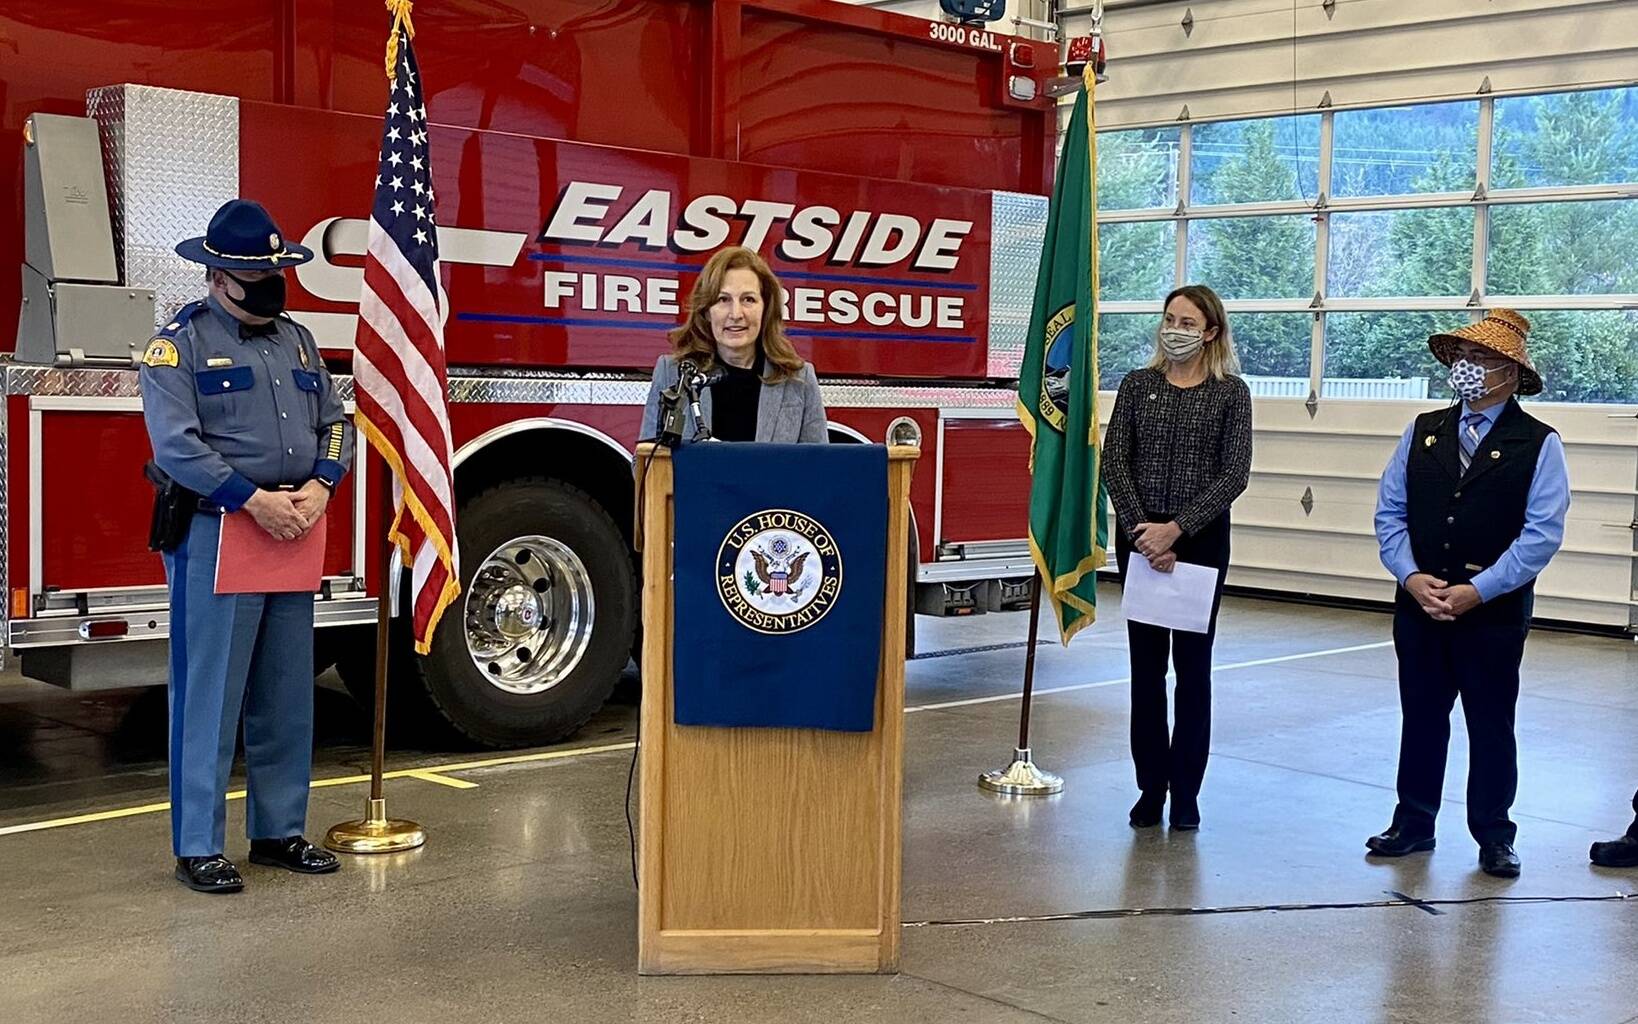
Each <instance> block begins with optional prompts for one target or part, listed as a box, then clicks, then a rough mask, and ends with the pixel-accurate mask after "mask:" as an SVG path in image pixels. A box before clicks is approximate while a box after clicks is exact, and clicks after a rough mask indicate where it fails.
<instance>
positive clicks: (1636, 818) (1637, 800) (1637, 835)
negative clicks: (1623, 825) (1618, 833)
mask: <svg viewBox="0 0 1638 1024" xmlns="http://www.w3.org/2000/svg"><path fill="white" fill-rule="evenodd" d="M1627 835H1629V836H1631V837H1632V838H1634V839H1638V793H1634V794H1632V827H1631V828H1629V829H1627Z"/></svg>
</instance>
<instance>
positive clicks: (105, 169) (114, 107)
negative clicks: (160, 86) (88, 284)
mask: <svg viewBox="0 0 1638 1024" xmlns="http://www.w3.org/2000/svg"><path fill="white" fill-rule="evenodd" d="M85 113H86V116H87V117H89V118H91V119H92V120H93V121H95V122H97V132H98V135H99V136H100V137H101V139H102V180H103V181H105V182H107V183H108V216H109V219H110V221H111V222H112V225H113V229H114V260H115V262H116V263H117V264H118V266H119V281H120V284H125V283H126V281H127V278H126V276H125V188H124V185H125V182H124V179H123V177H122V176H121V173H120V168H122V167H124V166H125V90H124V89H123V88H121V87H118V86H109V87H104V88H101V89H92V90H91V91H90V92H88V93H86V94H85Z"/></svg>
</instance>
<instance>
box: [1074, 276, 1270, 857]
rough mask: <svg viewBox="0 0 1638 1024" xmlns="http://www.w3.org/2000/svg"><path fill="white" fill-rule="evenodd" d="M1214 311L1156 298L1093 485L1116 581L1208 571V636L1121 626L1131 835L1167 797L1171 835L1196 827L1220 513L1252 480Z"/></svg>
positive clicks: (1223, 539) (1246, 416) (1225, 558)
mask: <svg viewBox="0 0 1638 1024" xmlns="http://www.w3.org/2000/svg"><path fill="white" fill-rule="evenodd" d="M1239 369H1240V363H1239V359H1238V358H1237V357H1236V356H1235V354H1234V342H1233V339H1232V338H1231V337H1230V335H1229V325H1228V315H1227V314H1226V313H1225V312H1224V310H1223V302H1222V300H1221V299H1219V298H1218V297H1217V295H1216V293H1214V292H1213V291H1212V290H1211V289H1210V288H1206V287H1204V286H1203V285H1189V286H1187V287H1184V288H1179V289H1178V290H1177V291H1175V292H1173V293H1172V294H1171V295H1168V296H1167V297H1166V304H1165V313H1164V316H1163V319H1162V321H1161V324H1160V329H1159V330H1158V331H1157V333H1156V336H1155V355H1154V358H1153V359H1152V360H1151V361H1150V363H1149V365H1148V366H1145V367H1143V368H1141V369H1138V370H1133V371H1132V372H1131V373H1129V374H1127V375H1126V379H1125V380H1124V381H1122V382H1121V385H1120V392H1119V393H1118V394H1117V395H1116V397H1115V410H1114V413H1113V415H1112V416H1111V418H1110V421H1109V431H1108V434H1107V436H1106V438H1105V441H1104V461H1103V466H1104V470H1103V472H1104V477H1105V480H1106V481H1107V483H1108V487H1109V497H1110V499H1111V500H1112V501H1113V502H1114V505H1115V515H1116V517H1117V519H1118V520H1119V526H1118V529H1117V531H1116V555H1117V557H1118V559H1119V561H1120V569H1121V575H1122V578H1124V577H1125V573H1126V567H1127V565H1128V563H1129V560H1130V559H1131V557H1132V555H1133V553H1134V552H1136V553H1137V555H1138V557H1140V558H1145V559H1147V560H1148V561H1149V564H1150V565H1152V566H1154V567H1155V568H1156V569H1158V570H1160V571H1161V572H1170V571H1171V570H1172V567H1173V566H1175V565H1176V564H1177V563H1178V562H1179V561H1182V562H1187V563H1191V564H1195V565H1207V566H1211V567H1213V568H1215V569H1217V570H1218V574H1217V595H1216V600H1215V601H1214V602H1213V604H1212V612H1211V626H1210V628H1209V630H1208V631H1207V632H1205V633H1186V632H1181V631H1179V632H1174V631H1172V630H1169V629H1164V628H1162V627H1159V626H1152V625H1148V624H1146V623H1141V622H1128V623H1127V625H1126V629H1127V637H1128V648H1129V651H1130V655H1131V662H1132V761H1133V763H1134V765H1135V767H1136V769H1137V783H1138V789H1139V790H1141V796H1140V797H1139V798H1138V802H1137V804H1136V805H1135V806H1133V808H1132V811H1131V823H1132V827H1134V828H1147V827H1150V826H1153V825H1158V824H1160V816H1161V812H1162V810H1163V809H1164V808H1165V805H1166V796H1167V793H1168V791H1169V792H1170V794H1171V801H1172V808H1171V823H1172V827H1173V828H1174V829H1180V830H1191V829H1196V828H1199V827H1200V807H1199V803H1198V797H1199V794H1200V783H1201V780H1202V779H1203V778H1204V777H1205V774H1206V755H1207V751H1208V749H1209V748H1210V746H1211V652H1212V642H1213V640H1214V639H1215V638H1216V635H1217V606H1218V604H1219V603H1221V600H1222V596H1223V575H1224V572H1225V571H1226V570H1227V569H1228V564H1229V505H1230V504H1232V503H1233V501H1234V499H1235V498H1237V497H1239V496H1240V493H1241V492H1242V491H1244V490H1245V489H1246V482H1247V479H1248V478H1249V476H1250V473H1251V392H1250V391H1249V390H1248V389H1247V388H1246V385H1245V382H1244V381H1242V380H1241V379H1240V378H1239V377H1238V376H1236V374H1237V373H1238V372H1239ZM1168 656H1169V657H1170V660H1171V662H1172V665H1173V666H1174V667H1175V668H1176V670H1177V712H1176V725H1175V727H1174V728H1173V729H1172V731H1171V734H1170V736H1168V735H1167V728H1166V669H1167V661H1168Z"/></svg>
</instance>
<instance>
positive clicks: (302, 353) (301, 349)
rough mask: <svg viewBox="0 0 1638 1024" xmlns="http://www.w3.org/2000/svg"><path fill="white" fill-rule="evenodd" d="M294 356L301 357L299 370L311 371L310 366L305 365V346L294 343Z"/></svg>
mask: <svg viewBox="0 0 1638 1024" xmlns="http://www.w3.org/2000/svg"><path fill="white" fill-rule="evenodd" d="M296 355H298V356H300V357H301V368H302V369H304V370H311V369H312V367H311V366H309V365H307V346H306V345H303V344H302V343H301V342H299V341H298V342H296Z"/></svg>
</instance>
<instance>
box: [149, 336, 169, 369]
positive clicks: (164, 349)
mask: <svg viewBox="0 0 1638 1024" xmlns="http://www.w3.org/2000/svg"><path fill="white" fill-rule="evenodd" d="M176 364H177V356H176V343H175V342H173V341H171V339H169V338H167V337H165V336H164V335H163V334H162V335H160V336H158V337H156V338H155V339H154V340H152V341H150V342H148V350H147V351H146V352H144V353H143V354H142V365H143V366H175V365H176Z"/></svg>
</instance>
